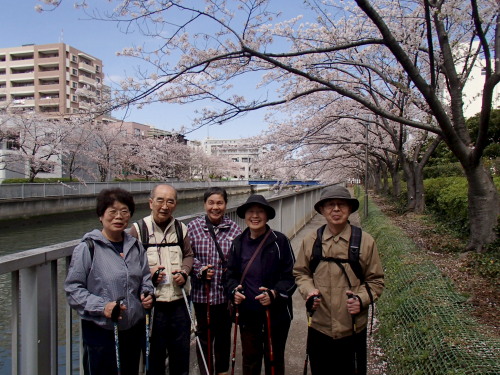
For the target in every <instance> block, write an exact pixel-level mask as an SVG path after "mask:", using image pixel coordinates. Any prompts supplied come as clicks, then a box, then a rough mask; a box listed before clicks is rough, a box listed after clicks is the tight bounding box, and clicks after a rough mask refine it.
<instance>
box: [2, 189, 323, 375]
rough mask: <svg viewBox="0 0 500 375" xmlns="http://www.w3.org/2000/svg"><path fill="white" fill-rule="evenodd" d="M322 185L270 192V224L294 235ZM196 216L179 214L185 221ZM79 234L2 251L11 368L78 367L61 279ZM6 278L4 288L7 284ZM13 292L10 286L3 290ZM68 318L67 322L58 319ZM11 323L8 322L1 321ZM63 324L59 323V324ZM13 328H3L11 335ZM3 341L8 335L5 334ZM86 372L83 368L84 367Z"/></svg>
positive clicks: (74, 327) (74, 329)
mask: <svg viewBox="0 0 500 375" xmlns="http://www.w3.org/2000/svg"><path fill="white" fill-rule="evenodd" d="M319 194H320V189H319V187H312V188H308V189H303V190H302V191H299V192H297V193H290V194H287V195H280V196H278V197H274V198H268V201H269V203H270V204H271V205H272V206H273V208H274V209H275V210H276V217H275V218H274V219H273V220H272V221H270V223H269V225H270V226H271V228H273V229H274V230H278V231H280V232H282V233H284V234H286V235H287V236H288V237H290V238H292V237H294V236H295V235H296V234H297V232H298V231H299V230H300V229H301V228H303V227H304V226H305V225H306V224H307V222H309V221H310V220H311V218H312V217H313V216H314V213H315V211H314V208H313V206H314V203H315V202H316V201H317V200H318V197H319ZM227 214H228V216H229V217H230V218H231V219H233V220H235V221H236V222H237V223H238V224H240V226H242V227H243V228H244V227H245V224H244V220H242V219H240V218H239V217H237V215H236V208H231V209H229V210H228V212H227ZM194 217H195V216H194V215H190V216H183V217H179V218H178V219H180V220H181V221H183V222H184V223H187V222H189V221H190V220H192V219H193V218H194ZM79 242H80V240H73V241H68V242H64V243H59V244H56V245H52V246H47V247H42V248H38V249H33V250H27V251H22V252H19V253H15V254H10V255H6V256H2V257H0V277H2V275H4V276H7V275H8V274H9V273H10V275H11V277H10V278H11V280H10V291H11V293H10V294H11V298H10V300H11V307H10V336H11V339H10V341H11V346H10V351H11V359H12V360H11V368H12V370H11V373H12V374H13V375H18V374H43V375H46V374H54V375H56V374H58V373H60V372H61V371H62V370H64V371H65V374H67V375H71V374H74V373H78V371H79V370H78V369H79V368H81V366H80V365H79V363H80V357H81V352H80V353H79V351H78V350H73V347H74V346H76V343H74V341H75V340H74V337H75V336H78V337H79V324H77V322H78V321H79V320H78V319H75V316H76V315H75V313H74V312H72V311H71V309H70V308H69V306H68V305H67V303H66V301H65V297H64V291H63V289H62V281H63V279H64V278H65V275H66V269H67V267H68V265H69V263H70V259H71V254H72V252H73V249H74V247H75V246H76V245H77V244H78V243H79ZM5 284H8V282H6V283H4V285H3V286H2V287H3V288H7V287H6V286H5ZM4 292H5V294H8V290H7V291H4ZM62 322H64V324H59V323H62ZM0 323H3V324H0V327H1V326H5V327H7V326H8V324H6V322H0ZM58 327H59V329H58ZM7 336H8V332H7V333H6V332H2V337H7ZM2 341H4V344H5V342H6V341H7V340H6V339H3V340H2ZM80 373H83V370H80Z"/></svg>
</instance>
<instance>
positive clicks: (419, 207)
mask: <svg viewBox="0 0 500 375" xmlns="http://www.w3.org/2000/svg"><path fill="white" fill-rule="evenodd" d="M413 171H414V175H415V177H414V179H413V182H414V184H415V208H414V210H413V211H414V212H415V213H417V214H423V213H424V210H425V192H424V174H423V171H422V168H421V167H420V166H419V165H417V166H415V167H414V168H413Z"/></svg>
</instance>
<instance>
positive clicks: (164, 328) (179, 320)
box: [148, 299, 191, 375]
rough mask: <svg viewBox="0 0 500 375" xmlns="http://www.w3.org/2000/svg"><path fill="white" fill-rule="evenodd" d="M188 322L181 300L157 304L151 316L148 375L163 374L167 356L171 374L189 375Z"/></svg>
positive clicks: (184, 305)
mask: <svg viewBox="0 0 500 375" xmlns="http://www.w3.org/2000/svg"><path fill="white" fill-rule="evenodd" d="M190 335H191V320H190V319H189V313H188V310H187V308H186V303H185V302H184V300H183V299H179V300H176V301H173V302H156V303H155V307H154V313H153V329H152V333H151V339H150V341H149V343H150V354H149V371H148V375H165V360H166V357H167V352H168V357H169V361H168V363H169V370H170V375H187V374H188V373H189V350H190V348H189V340H190Z"/></svg>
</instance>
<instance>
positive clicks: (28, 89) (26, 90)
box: [9, 85, 35, 95]
mask: <svg viewBox="0 0 500 375" xmlns="http://www.w3.org/2000/svg"><path fill="white" fill-rule="evenodd" d="M9 92H10V93H11V94H16V95H21V94H22V95H30V94H34V93H35V86H33V85H31V86H19V87H11V88H10V90H9Z"/></svg>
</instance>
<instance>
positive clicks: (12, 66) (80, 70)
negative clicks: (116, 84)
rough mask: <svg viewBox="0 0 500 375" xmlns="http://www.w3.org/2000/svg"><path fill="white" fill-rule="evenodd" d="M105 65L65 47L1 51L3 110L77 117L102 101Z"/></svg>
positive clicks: (6, 49)
mask: <svg viewBox="0 0 500 375" xmlns="http://www.w3.org/2000/svg"><path fill="white" fill-rule="evenodd" d="M102 67H103V64H102V61H101V60H99V59H98V58H96V57H94V56H91V55H89V54H87V53H85V52H83V51H80V50H78V49H76V48H74V47H71V46H69V45H67V44H64V43H54V44H43V45H32V44H31V45H23V46H20V47H10V48H0V106H1V107H7V106H9V107H10V108H16V109H23V110H28V111H35V112H39V113H46V114H48V115H54V116H55V115H65V114H75V113H79V112H81V111H82V110H86V109H88V108H89V107H90V104H91V103H93V102H95V101H98V100H100V99H101V98H102V94H103V90H105V87H104V86H103V80H104V74H103V71H102Z"/></svg>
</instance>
